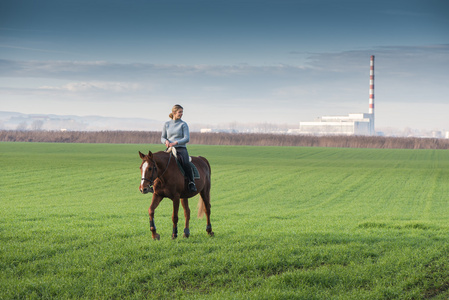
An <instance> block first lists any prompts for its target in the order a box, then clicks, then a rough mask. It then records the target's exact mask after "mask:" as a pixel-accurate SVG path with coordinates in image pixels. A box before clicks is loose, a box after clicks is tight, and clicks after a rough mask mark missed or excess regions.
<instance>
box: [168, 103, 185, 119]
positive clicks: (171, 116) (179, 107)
mask: <svg viewBox="0 0 449 300" xmlns="http://www.w3.org/2000/svg"><path fill="white" fill-rule="evenodd" d="M180 109H184V108H183V107H182V106H181V105H179V104H176V105H175V106H173V108H172V109H171V113H170V114H169V115H168V117H169V118H170V119H173V114H174V113H175V112H177V111H178V110H180Z"/></svg>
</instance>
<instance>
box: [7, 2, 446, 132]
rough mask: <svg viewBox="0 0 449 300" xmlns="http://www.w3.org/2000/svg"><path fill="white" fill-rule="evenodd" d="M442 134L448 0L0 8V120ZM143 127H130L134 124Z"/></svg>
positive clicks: (17, 5)
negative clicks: (48, 117)
mask: <svg viewBox="0 0 449 300" xmlns="http://www.w3.org/2000/svg"><path fill="white" fill-rule="evenodd" d="M370 55H375V57H376V62H375V75H376V82H375V89H376V90H375V102H376V107H375V109H376V126H377V127H378V128H380V129H382V128H387V127H395V128H405V127H411V128H417V129H429V130H434V129H438V130H449V117H448V115H449V68H448V66H449V1H446V0H421V1H416V0H397V1H391V0H389V1H383V0H380V1H364V0H356V1H355V0H354V1H349V0H348V1H345V0H342V1H329V0H326V1H324V0H297V1H293V0H259V1H256V0H238V1H237V0H192V1H189V0H164V1H162V0H157V1H155V0H145V1H144V0H133V1H128V0H126V1H125V0H109V1H100V0H88V1H86V0H76V1H74V0H73V1H72V0H64V1H61V0H40V1H32V0H2V1H1V2H0V77H1V78H0V110H1V111H16V112H22V113H37V114H63V115H79V116H86V115H100V116H114V117H138V118H149V119H155V120H160V121H161V122H162V121H164V120H166V119H167V115H168V113H169V112H170V110H171V107H172V106H173V105H174V104H176V103H179V104H181V105H183V106H184V109H185V115H184V119H185V120H186V121H188V122H189V123H204V124H210V125H211V126H213V125H214V124H219V123H231V122H239V123H264V122H267V123H279V124H285V123H288V124H294V125H296V124H298V123H299V121H311V120H313V119H314V118H316V117H319V116H322V115H347V114H348V113H357V112H367V111H368V89H369V58H370ZM142 130H144V128H142Z"/></svg>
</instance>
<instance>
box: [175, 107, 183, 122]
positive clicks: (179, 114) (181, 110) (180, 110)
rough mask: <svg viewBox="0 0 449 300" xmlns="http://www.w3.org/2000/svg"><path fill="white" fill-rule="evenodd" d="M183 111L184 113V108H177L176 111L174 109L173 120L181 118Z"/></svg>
mask: <svg viewBox="0 0 449 300" xmlns="http://www.w3.org/2000/svg"><path fill="white" fill-rule="evenodd" d="M183 113H184V110H183V109H178V110H177V111H175V112H174V113H173V119H174V120H179V119H181V118H182V114H183Z"/></svg>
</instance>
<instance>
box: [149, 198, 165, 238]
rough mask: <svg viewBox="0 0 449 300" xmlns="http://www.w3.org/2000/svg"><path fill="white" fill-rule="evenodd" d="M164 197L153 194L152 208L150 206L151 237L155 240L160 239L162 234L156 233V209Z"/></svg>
mask: <svg viewBox="0 0 449 300" xmlns="http://www.w3.org/2000/svg"><path fill="white" fill-rule="evenodd" d="M161 201H162V198H161V197H159V196H157V195H156V194H153V199H152V200H151V205H150V208H148V214H149V216H150V230H151V237H152V238H153V240H159V239H160V238H161V236H160V235H159V234H158V233H156V225H154V211H155V210H156V208H157V207H158V205H159V203H161Z"/></svg>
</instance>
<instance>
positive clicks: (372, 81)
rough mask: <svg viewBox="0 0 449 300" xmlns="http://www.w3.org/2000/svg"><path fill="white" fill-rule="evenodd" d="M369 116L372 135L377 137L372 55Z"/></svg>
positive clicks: (371, 61)
mask: <svg viewBox="0 0 449 300" xmlns="http://www.w3.org/2000/svg"><path fill="white" fill-rule="evenodd" d="M369 114H370V115H371V118H370V134H371V135H376V130H375V129H374V55H371V60H370V68H369Z"/></svg>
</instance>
